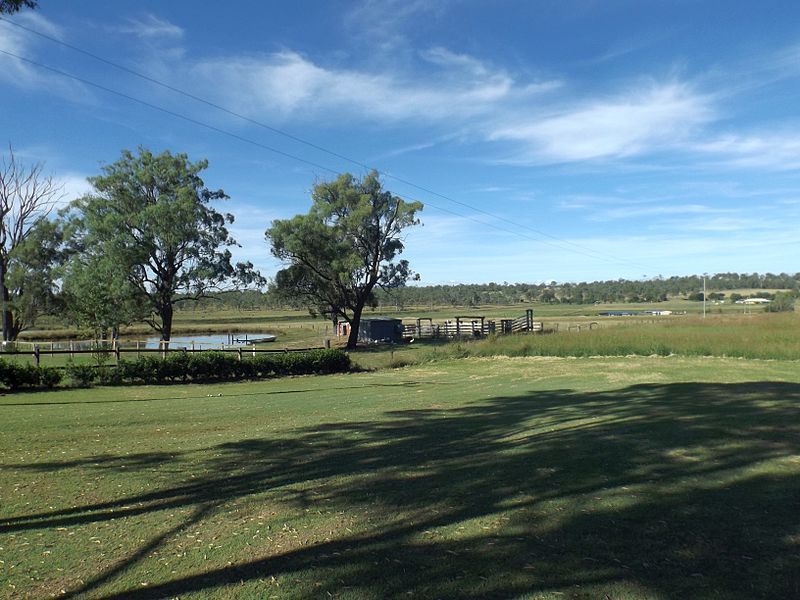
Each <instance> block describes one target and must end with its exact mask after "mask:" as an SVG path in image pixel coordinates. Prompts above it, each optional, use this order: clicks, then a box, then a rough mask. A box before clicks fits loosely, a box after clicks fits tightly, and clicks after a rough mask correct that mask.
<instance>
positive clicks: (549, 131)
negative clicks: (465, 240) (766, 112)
mask: <svg viewBox="0 0 800 600" xmlns="http://www.w3.org/2000/svg"><path fill="white" fill-rule="evenodd" d="M713 116H714V111H713V109H712V106H711V103H710V99H709V98H708V97H706V96H703V95H701V94H698V93H696V92H695V91H693V90H692V89H691V88H690V87H689V86H687V85H685V84H681V83H675V82H672V83H667V84H661V85H656V84H650V85H647V86H645V87H643V88H637V89H633V90H630V91H628V92H626V93H624V94H621V95H619V96H617V97H613V98H609V99H598V100H593V101H590V102H587V103H584V104H582V105H580V106H577V107H575V108H572V109H569V110H565V111H561V112H557V113H556V114H552V115H548V116H543V117H534V118H527V119H520V120H518V121H517V122H505V123H502V124H501V125H499V126H496V127H495V128H494V129H493V130H492V131H490V133H489V138H490V139H492V140H507V141H515V142H519V143H521V144H522V145H523V152H522V153H521V157H520V158H518V159H514V160H513V161H512V162H514V161H517V160H519V161H520V162H531V163H547V162H569V161H583V160H591V159H605V158H624V157H629V156H634V155H639V154H644V153H647V152H652V151H655V150H659V149H665V148H669V147H672V146H674V145H676V144H678V143H685V141H686V140H687V139H688V138H689V136H690V134H692V133H693V132H694V131H695V129H697V128H698V127H699V126H700V125H702V124H704V123H706V122H708V121H710V120H711V119H712V118H713Z"/></svg>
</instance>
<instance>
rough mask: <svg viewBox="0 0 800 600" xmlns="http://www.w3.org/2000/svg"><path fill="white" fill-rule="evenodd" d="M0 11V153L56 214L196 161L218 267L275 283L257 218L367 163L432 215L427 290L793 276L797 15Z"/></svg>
mask: <svg viewBox="0 0 800 600" xmlns="http://www.w3.org/2000/svg"><path fill="white" fill-rule="evenodd" d="M4 19H5V20H4V21H0V51H1V52H0V141H1V142H2V144H3V146H5V145H6V144H11V145H12V146H13V148H14V151H15V153H16V155H17V156H18V158H21V159H22V160H23V161H25V162H28V163H33V162H43V163H44V164H45V171H46V172H48V173H51V174H52V175H53V176H54V177H55V178H56V179H59V180H60V181H62V182H63V184H64V189H65V191H66V196H65V201H67V200H71V199H74V198H76V197H79V196H80V195H82V194H84V193H87V192H89V191H90V190H91V187H90V186H89V184H88V183H87V182H86V178H87V177H89V176H92V175H98V174H100V172H101V171H100V170H101V168H102V166H103V165H105V164H110V163H113V162H114V161H116V160H118V159H119V157H120V153H121V151H122V150H123V149H131V150H135V149H136V148H137V147H139V146H142V147H145V148H148V149H150V150H152V151H154V152H160V151H163V150H170V151H172V152H184V153H186V154H188V156H189V158H190V159H191V160H200V159H207V160H208V161H209V167H208V169H207V170H206V171H204V172H203V178H204V180H205V183H206V185H207V186H208V187H209V188H211V189H219V188H222V189H223V190H224V191H225V192H226V193H227V194H228V195H229V196H230V199H229V200H228V201H226V202H225V203H224V204H221V205H220V206H218V207H217V208H218V209H219V210H222V211H225V212H231V213H233V214H234V215H235V217H236V222H235V223H234V225H233V226H232V227H231V230H232V232H233V234H234V236H235V237H236V239H237V240H238V242H239V243H240V245H241V247H240V248H236V249H234V256H235V257H236V258H237V259H238V260H250V261H252V262H253V263H254V264H255V265H256V266H257V267H258V268H259V269H260V270H261V271H262V273H263V274H264V275H265V276H267V277H272V276H274V274H275V272H276V271H277V270H278V269H280V267H281V265H280V263H278V262H277V261H276V260H275V259H274V258H272V257H271V255H270V252H269V246H268V245H267V243H266V242H265V240H264V230H265V229H266V228H267V227H269V225H270V223H271V222H272V220H273V219H283V218H289V217H292V216H293V215H295V214H298V213H305V212H307V211H308V209H309V207H310V204H311V201H310V191H311V189H312V187H313V186H314V184H315V183H317V182H320V181H325V180H330V179H332V178H334V177H335V176H336V174H337V173H343V172H351V173H354V174H356V175H358V176H363V175H364V174H366V173H367V172H368V168H377V169H378V170H379V171H380V172H381V173H382V174H383V182H384V186H385V188H386V189H389V190H391V191H392V192H394V193H395V194H397V195H400V196H402V197H403V198H405V199H408V200H420V201H422V202H423V203H424V204H425V209H424V211H423V212H422V213H421V215H420V216H421V219H422V226H421V227H417V228H414V229H413V230H407V232H406V234H405V242H406V251H405V253H404V255H403V257H404V258H407V259H408V260H409V261H410V262H411V266H412V268H413V269H414V270H415V271H416V272H418V273H419V274H420V277H421V279H420V284H423V285H425V284H429V285H433V284H448V283H483V282H490V281H494V282H504V281H506V282H531V283H533V282H545V281H552V280H555V281H558V282H566V281H572V282H578V281H593V280H602V279H617V278H629V279H638V278H644V277H646V278H652V277H657V276H664V277H668V276H670V275H688V274H701V273H715V272H727V271H735V272H762V273H763V272H774V273H778V272H791V273H794V272H797V271H798V270H800V266H798V260H797V259H798V257H800V111H799V110H798V107H800V3H798V2H795V1H783V2H777V1H774V2H773V1H769V0H764V1H762V2H759V3H754V2H750V1H745V0H724V1H714V0H708V1H704V2H697V1H696V0H650V1H648V2H641V0H602V1H601V0H573V1H568V0H529V1H527V0H523V1H518V2H515V1H510V0H494V1H485V2H484V1H478V0H463V1H457V0H440V1H437V2H433V1H421V0H354V1H351V2H343V1H325V2H323V1H322V0H320V1H316V2H311V1H307V0H295V1H293V2H285V3H282V2H260V1H257V0H250V1H229V2H226V3H225V4H224V5H220V4H219V3H216V4H206V3H197V2H190V1H184V0H173V1H171V2H157V1H148V0H136V1H132V0H118V1H115V2H100V1H99V0H97V1H88V0H71V1H70V2H65V1H56V0H39V8H38V9H37V10H35V11H30V10H24V11H22V12H20V13H17V14H16V15H13V16H11V17H7V16H4ZM9 21H10V22H9ZM14 24H16V25H19V26H22V27H24V28H25V29H23V28H22V27H17V26H15V25H14ZM31 30H33V31H36V32H39V33H40V34H44V35H45V36H47V37H42V36H40V35H36V34H35V33H32V32H31ZM47 38H51V39H47ZM53 40H56V41H53ZM58 42H61V43H60V44H59V43H58ZM70 46H71V47H72V48H71V47H70ZM75 48H78V49H80V50H83V51H84V52H86V53H91V54H93V55H95V57H99V58H100V59H103V60H104V61H109V62H111V63H115V64H117V65H120V66H123V67H125V68H126V69H129V70H130V71H135V72H137V73H140V74H143V75H146V76H147V77H148V78H149V80H148V79H145V78H142V77H137V76H135V75H133V74H132V73H131V72H130V71H125V70H121V69H119V68H116V67H114V66H112V65H110V64H108V62H103V60H98V59H97V58H93V57H91V56H89V55H88V54H86V53H81V52H79V51H76V50H75ZM8 53H11V54H13V55H15V56H11V55H9V54H8ZM19 57H21V58H22V59H26V60H27V61H33V62H26V61H24V60H21V59H20V58H19ZM34 63H38V64H34ZM40 65H45V66H47V67H50V69H51V70H47V69H45V68H43V67H42V66H40ZM56 71H60V72H66V73H69V74H70V75H72V76H73V78H69V77H65V76H64V75H62V74H60V73H59V72H56ZM153 80H156V81H158V82H160V83H162V84H166V86H170V87H172V88H175V89H178V90H181V91H183V92H186V93H187V94H190V95H191V96H193V97H190V96H187V95H185V94H183V95H182V94H180V93H177V92H176V91H173V90H170V89H168V87H165V86H164V85H158V84H156V83H154V82H153ZM221 109H224V110H221Z"/></svg>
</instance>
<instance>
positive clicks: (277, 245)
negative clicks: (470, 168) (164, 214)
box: [265, 172, 422, 348]
mask: <svg viewBox="0 0 800 600" xmlns="http://www.w3.org/2000/svg"><path fill="white" fill-rule="evenodd" d="M312 200H313V204H312V207H311V210H310V211H309V212H308V214H305V215H297V216H295V217H294V218H292V219H287V220H276V221H273V223H272V227H271V228H270V229H268V230H267V231H266V234H265V235H266V237H267V240H268V241H269V242H270V243H271V245H272V253H273V255H274V256H275V257H276V258H278V259H280V260H282V261H284V262H285V263H287V264H288V266H287V267H286V268H285V269H282V270H281V271H279V272H278V274H277V275H276V276H275V285H274V290H275V291H276V293H278V294H280V295H282V297H284V298H286V299H288V300H290V301H291V302H293V303H295V304H298V303H299V304H302V305H304V306H306V307H307V308H308V309H309V311H310V312H311V313H312V314H316V313H319V314H325V315H329V316H331V317H333V318H339V317H341V318H343V319H345V320H347V321H348V322H350V323H351V325H352V327H351V333H350V338H349V339H348V343H347V346H348V348H353V347H355V343H356V340H357V339H358V325H359V322H360V319H361V313H362V311H363V309H364V307H365V306H374V305H375V304H376V299H375V294H374V289H375V288H376V286H377V287H380V288H384V289H394V288H398V287H402V286H404V285H405V283H406V282H407V281H408V280H409V279H410V278H413V277H414V276H415V275H414V273H413V272H412V271H411V269H410V267H409V264H408V261H407V260H398V261H395V259H396V257H397V256H398V255H399V254H401V253H402V252H403V250H404V244H403V239H402V232H403V230H405V229H406V228H408V227H411V226H414V225H417V224H419V219H418V218H417V216H416V215H417V213H418V212H419V211H421V210H422V204H421V203H420V202H405V201H404V200H403V199H402V198H400V197H399V196H394V195H392V193H391V192H388V191H386V190H383V189H382V185H381V182H380V180H379V178H378V174H377V173H376V172H372V173H370V174H369V175H367V176H366V177H365V178H364V179H361V180H359V179H356V178H354V177H353V176H352V175H350V174H345V175H342V176H340V177H339V178H337V179H336V180H335V181H331V182H323V183H320V184H317V185H316V186H315V187H314V190H313V192H312Z"/></svg>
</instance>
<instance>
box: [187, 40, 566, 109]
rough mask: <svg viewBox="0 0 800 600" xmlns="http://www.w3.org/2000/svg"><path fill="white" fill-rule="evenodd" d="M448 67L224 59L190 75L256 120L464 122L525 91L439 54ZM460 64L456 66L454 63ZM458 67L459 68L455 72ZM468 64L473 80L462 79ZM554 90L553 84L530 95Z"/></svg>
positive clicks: (494, 73) (505, 77) (291, 57)
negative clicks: (422, 70)
mask: <svg viewBox="0 0 800 600" xmlns="http://www.w3.org/2000/svg"><path fill="white" fill-rule="evenodd" d="M434 54H435V55H436V56H438V57H439V58H440V59H442V60H440V63H442V62H443V63H447V64H440V66H442V67H451V68H450V69H444V70H443V72H441V73H433V74H430V75H427V76H424V77H422V76H419V75H411V74H409V75H406V76H403V75H399V74H396V73H393V72H368V71H359V70H356V69H340V68H326V67H323V66H320V65H318V64H316V63H314V62H313V61H311V60H309V59H308V58H306V57H304V56H302V55H300V54H298V53H297V52H292V51H284V52H278V53H274V54H269V55H266V56H253V57H224V58H219V59H215V60H207V61H202V62H200V63H198V64H196V65H195V67H194V68H193V69H192V73H191V74H192V76H193V77H194V78H199V79H200V80H206V81H213V82H214V86H209V88H213V89H219V90H224V91H225V98H226V100H227V101H233V102H236V103H237V106H236V109H237V110H239V111H242V112H244V113H246V114H248V115H250V116H267V117H273V118H274V117H284V118H286V117H295V118H313V117H315V116H321V115H325V116H330V115H332V114H334V115H338V116H345V117H358V118H368V119H372V120H389V121H400V120H405V119H418V120H422V121H426V122H429V121H431V120H438V119H443V118H448V119H453V118H466V117H470V116H474V115H478V114H481V113H487V112H489V111H490V110H491V109H492V108H495V107H496V106H497V105H498V103H501V102H502V101H504V100H507V99H509V98H511V97H512V96H514V95H516V94H518V93H521V89H519V88H516V87H515V82H514V80H513V78H512V77H511V76H510V75H509V74H508V73H506V72H505V71H502V70H491V69H489V68H488V67H483V66H482V67H479V66H478V62H477V61H474V59H471V60H470V59H468V57H464V56H458V55H446V54H445V53H443V52H442V51H441V50H439V51H436V52H435V53H434ZM457 56H458V59H457V60H456V57H457ZM454 63H458V64H457V65H455V68H452V67H454ZM467 63H469V68H470V76H469V77H466V78H465V77H464V76H463V73H464V66H465V64H467ZM549 89H552V85H551V84H548V83H546V82H545V83H542V84H539V87H534V88H532V89H530V88H526V90H525V93H528V94H532V93H535V92H540V91H546V90H549Z"/></svg>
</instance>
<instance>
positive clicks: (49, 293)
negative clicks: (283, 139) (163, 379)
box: [0, 148, 422, 348]
mask: <svg viewBox="0 0 800 600" xmlns="http://www.w3.org/2000/svg"><path fill="white" fill-rule="evenodd" d="M207 167H208V162H207V161H206V160H200V161H197V162H192V161H190V160H189V158H188V157H187V155H186V154H172V153H171V152H169V151H165V152H162V153H160V154H154V153H152V152H151V151H150V150H147V149H145V148H139V149H138V151H137V152H131V151H128V150H124V151H123V152H122V155H121V157H120V158H119V159H118V160H117V161H116V162H114V163H112V164H110V165H107V166H105V167H103V169H102V173H101V174H99V175H97V176H94V177H89V178H88V180H89V183H90V184H91V186H92V191H91V192H90V193H89V194H87V195H85V196H83V197H81V198H78V199H76V200H73V201H71V202H69V203H68V204H67V205H66V206H65V207H63V208H61V209H60V210H58V211H56V208H57V206H58V205H59V203H60V201H61V200H62V193H61V188H60V187H59V186H58V184H57V183H56V182H55V181H54V180H53V179H52V177H46V176H44V175H43V169H42V165H41V164H34V165H33V166H25V165H23V164H21V163H20V162H19V161H18V160H17V158H16V156H15V155H14V151H13V149H12V148H9V152H8V156H7V157H4V158H3V160H2V165H0V292H2V294H1V297H0V299H2V307H0V313H2V332H3V340H4V341H11V340H14V339H16V338H17V336H18V335H19V334H20V333H21V332H22V331H23V330H25V329H27V328H30V327H32V326H33V325H34V324H35V322H36V319H37V318H38V317H39V316H41V315H44V314H53V315H57V316H59V317H61V318H63V319H64V320H66V321H67V322H69V323H71V324H74V325H77V326H79V327H81V328H83V329H86V330H90V331H92V332H93V333H94V334H95V335H97V336H99V337H102V336H106V335H108V334H109V333H110V334H111V335H114V332H115V331H116V330H118V329H119V328H120V327H121V326H123V325H128V324H131V323H134V322H145V323H147V324H148V325H150V327H151V328H152V329H153V330H154V331H156V332H157V333H158V334H159V335H160V338H161V340H162V341H164V342H169V340H170V339H171V336H172V329H173V321H174V316H175V311H176V310H177V309H178V308H179V307H180V306H181V305H183V304H194V305H197V304H198V303H201V302H203V301H205V300H209V299H211V298H220V297H222V298H227V299H230V298H242V297H245V296H243V295H244V294H250V295H251V296H252V295H253V294H255V295H257V294H258V293H259V292H258V290H259V289H263V288H264V287H265V286H266V284H267V280H266V279H265V278H264V277H263V276H262V275H261V273H259V272H258V271H257V270H256V269H254V267H253V265H252V263H250V262H236V263H234V262H233V257H232V253H231V250H230V248H231V247H233V246H237V245H238V244H237V242H236V240H235V239H234V238H233V237H232V236H231V235H230V233H229V231H228V227H229V226H230V225H231V224H232V223H233V222H234V216H233V215H232V214H230V213H223V212H220V211H218V210H217V208H216V206H217V205H218V204H219V203H221V202H223V201H225V200H227V199H228V196H227V194H225V192H224V191H223V190H221V189H217V190H213V189H210V188H208V187H207V186H206V184H205V182H204V181H203V179H202V177H201V173H202V171H204V170H205V169H206V168H207ZM311 200H312V205H311V209H310V211H309V212H308V213H307V214H301V215H297V216H295V217H293V218H292V219H286V220H275V221H273V222H272V224H271V225H270V226H269V227H268V228H267V230H266V231H265V239H266V241H267V242H268V243H269V244H270V246H271V251H272V253H273V255H274V256H276V257H277V258H279V259H280V260H281V261H282V262H283V263H284V265H285V268H283V269H281V270H280V271H278V272H277V273H276V274H275V276H274V279H273V281H272V285H271V286H270V294H271V296H273V297H274V298H276V299H278V300H279V301H280V302H283V303H301V304H302V305H303V306H305V307H307V308H308V309H309V310H310V311H311V312H312V313H315V314H322V315H325V316H327V317H329V318H331V319H333V320H334V321H336V320H338V319H344V320H346V321H347V322H349V323H350V324H351V334H350V338H349V339H348V347H350V348H352V347H355V345H356V342H357V339H358V329H359V322H360V318H361V314H362V313H363V311H364V308H365V307H368V306H375V305H376V303H377V300H376V295H375V294H376V290H377V289H378V288H382V289H390V288H396V287H401V286H403V285H405V283H406V281H407V280H409V279H412V278H414V277H415V274H414V273H413V272H412V271H411V269H410V268H409V264H408V261H406V260H396V258H397V257H398V255H399V254H401V253H402V252H403V249H404V245H403V241H402V238H401V232H402V231H403V230H404V229H405V228H407V227H411V226H413V225H416V224H418V223H419V220H418V218H417V216H416V214H417V213H418V212H419V211H420V210H422V204H421V203H419V202H406V201H405V200H403V199H402V198H400V197H398V196H395V195H393V194H391V193H390V192H388V191H386V190H384V189H383V187H382V184H381V182H380V180H379V177H378V175H377V173H375V172H373V173H369V174H368V175H366V176H365V177H363V178H360V179H359V178H357V177H354V176H353V175H350V174H344V175H341V176H340V177H338V178H337V179H335V180H334V181H330V182H321V183H318V184H317V185H316V186H315V187H314V190H313V192H312V198H311ZM242 290H248V291H246V292H245V291H242ZM234 291H235V293H234Z"/></svg>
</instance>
